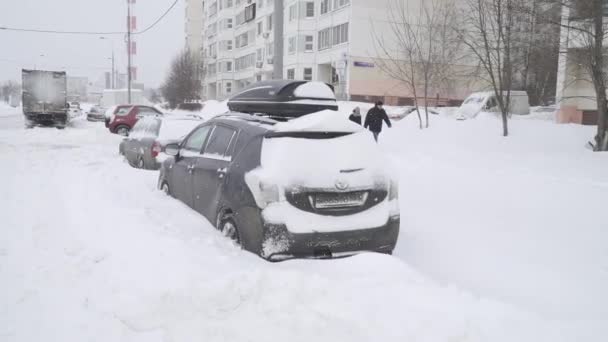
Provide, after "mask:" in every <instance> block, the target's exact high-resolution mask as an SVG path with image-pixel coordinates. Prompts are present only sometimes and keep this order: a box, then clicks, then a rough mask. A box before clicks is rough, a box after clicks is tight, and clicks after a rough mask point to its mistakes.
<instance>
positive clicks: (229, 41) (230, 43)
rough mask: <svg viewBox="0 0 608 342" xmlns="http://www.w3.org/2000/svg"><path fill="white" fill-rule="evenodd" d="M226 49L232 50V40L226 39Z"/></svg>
mask: <svg viewBox="0 0 608 342" xmlns="http://www.w3.org/2000/svg"><path fill="white" fill-rule="evenodd" d="M226 50H228V51H232V40H227V41H226Z"/></svg>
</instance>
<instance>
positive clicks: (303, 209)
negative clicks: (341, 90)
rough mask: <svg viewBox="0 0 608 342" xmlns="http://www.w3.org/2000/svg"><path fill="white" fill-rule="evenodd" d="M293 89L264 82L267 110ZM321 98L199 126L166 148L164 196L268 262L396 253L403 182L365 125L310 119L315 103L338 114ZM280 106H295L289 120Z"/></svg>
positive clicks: (330, 117)
mask: <svg viewBox="0 0 608 342" xmlns="http://www.w3.org/2000/svg"><path fill="white" fill-rule="evenodd" d="M299 83H300V84H306V83H307V82H299ZM309 83H316V84H317V87H321V85H323V83H320V84H319V83H318V82H309ZM293 84H294V81H284V82H282V83H281V82H280V81H275V83H270V84H267V83H265V84H264V86H266V87H268V89H267V92H265V94H266V96H269V99H267V102H268V103H266V104H265V105H266V106H268V105H269V103H270V102H273V101H274V96H277V97H278V96H279V95H282V96H285V92H288V93H290V94H291V93H292V92H293V88H294V87H293ZM255 86H258V87H261V86H262V85H260V84H256V85H254V86H253V87H255ZM290 88H291V89H290ZM295 88H296V89H297V87H295ZM245 91H247V90H245ZM296 93H297V92H296ZM313 93H315V94H317V95H318V94H326V93H323V92H318V91H317V92H313ZM273 94H274V95H273ZM332 94H333V92H332ZM262 95H263V94H262ZM262 95H260V96H262ZM324 96H325V95H324ZM287 97H289V96H287ZM314 98H315V99H312V98H311V97H308V96H295V97H292V99H293V101H296V102H289V103H287V102H279V103H275V105H276V108H274V109H273V111H272V115H269V116H263V115H260V113H259V112H258V113H257V114H242V113H235V112H234V109H232V108H231V109H232V110H233V112H231V113H228V114H224V115H221V116H218V117H215V118H213V119H211V120H209V121H207V122H205V123H203V124H201V125H200V126H198V127H197V128H196V129H194V130H193V131H192V132H191V133H190V134H189V135H188V136H187V137H186V138H185V139H184V140H183V141H182V142H181V143H180V144H168V145H167V146H166V147H165V153H166V154H167V155H169V156H172V158H167V159H166V160H165V161H164V162H163V164H162V166H161V169H160V175H159V181H158V185H159V188H160V189H161V190H162V191H164V192H165V193H167V194H169V195H171V196H173V197H175V198H177V199H179V200H181V201H182V202H184V203H186V204H187V205H189V206H190V207H192V208H193V209H194V210H196V211H198V212H199V213H201V214H202V215H204V216H205V217H206V218H207V219H208V220H209V221H210V222H211V223H212V224H213V225H215V226H216V227H217V229H219V230H220V231H221V232H222V233H223V234H224V235H225V236H227V237H228V238H230V239H232V240H233V241H234V242H235V243H237V244H239V245H241V246H242V247H243V248H244V249H246V250H248V251H250V252H253V253H256V254H258V255H260V256H261V257H263V258H265V259H268V260H271V261H278V260H284V259H288V258H294V257H305V258H308V257H310V258H328V257H340V256H347V255H352V254H355V253H357V252H361V251H375V252H381V253H392V251H393V249H394V248H395V244H396V242H397V238H398V234H399V223H400V216H399V205H398V186H397V182H396V181H395V180H393V179H392V178H391V177H389V175H388V174H387V172H386V170H385V165H386V163H385V162H384V161H383V159H382V153H381V152H380V150H379V148H378V145H377V144H376V143H375V142H374V140H373V139H372V137H371V135H370V134H369V133H368V132H367V131H365V130H363V129H362V128H361V126H360V125H356V124H354V123H352V122H350V121H348V120H344V118H343V117H342V115H340V114H339V113H338V112H336V111H333V110H323V111H321V112H318V113H314V114H308V115H306V114H305V111H308V110H310V109H311V103H310V101H313V102H315V105H316V106H323V105H325V106H326V108H333V107H335V98H334V99H333V104H332V103H331V101H329V100H328V99H320V98H319V97H318V96H315V97H314ZM301 100H307V101H301ZM298 101H301V102H300V103H305V104H306V107H299V104H298ZM244 106H245V104H244V103H243V102H242V101H241V102H240V103H239V104H238V107H239V108H244ZM283 106H290V109H289V110H288V111H287V112H289V113H290V117H279V115H278V112H279V111H278V110H277V108H280V107H283ZM229 107H231V106H230V103H229ZM317 108H318V107H317ZM303 110H304V111H303ZM300 116H301V117H300ZM293 117H300V118H297V119H292V118H293ZM285 120H288V121H287V122H281V121H285ZM353 148H356V150H357V153H352V150H353Z"/></svg>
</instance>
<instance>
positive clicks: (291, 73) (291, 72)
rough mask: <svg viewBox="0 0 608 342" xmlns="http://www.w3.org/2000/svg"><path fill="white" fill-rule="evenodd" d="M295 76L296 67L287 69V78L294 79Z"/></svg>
mask: <svg viewBox="0 0 608 342" xmlns="http://www.w3.org/2000/svg"><path fill="white" fill-rule="evenodd" d="M295 78H296V69H287V79H288V80H294V79H295Z"/></svg>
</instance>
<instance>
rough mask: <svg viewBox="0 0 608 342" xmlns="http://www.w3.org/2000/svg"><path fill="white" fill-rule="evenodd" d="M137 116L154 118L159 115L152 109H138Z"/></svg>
mask: <svg viewBox="0 0 608 342" xmlns="http://www.w3.org/2000/svg"><path fill="white" fill-rule="evenodd" d="M138 114H139V115H143V116H156V115H159V113H158V112H157V111H155V110H153V109H152V108H148V107H139V113H138Z"/></svg>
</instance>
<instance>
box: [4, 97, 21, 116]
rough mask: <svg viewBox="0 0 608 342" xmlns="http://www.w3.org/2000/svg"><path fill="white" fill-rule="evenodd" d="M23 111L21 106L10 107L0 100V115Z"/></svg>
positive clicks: (16, 113) (12, 114) (15, 113)
mask: <svg viewBox="0 0 608 342" xmlns="http://www.w3.org/2000/svg"><path fill="white" fill-rule="evenodd" d="M22 113H23V111H22V109H21V107H12V106H10V105H9V104H8V103H6V102H4V101H0V117H7V116H15V115H21V114H22Z"/></svg>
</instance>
